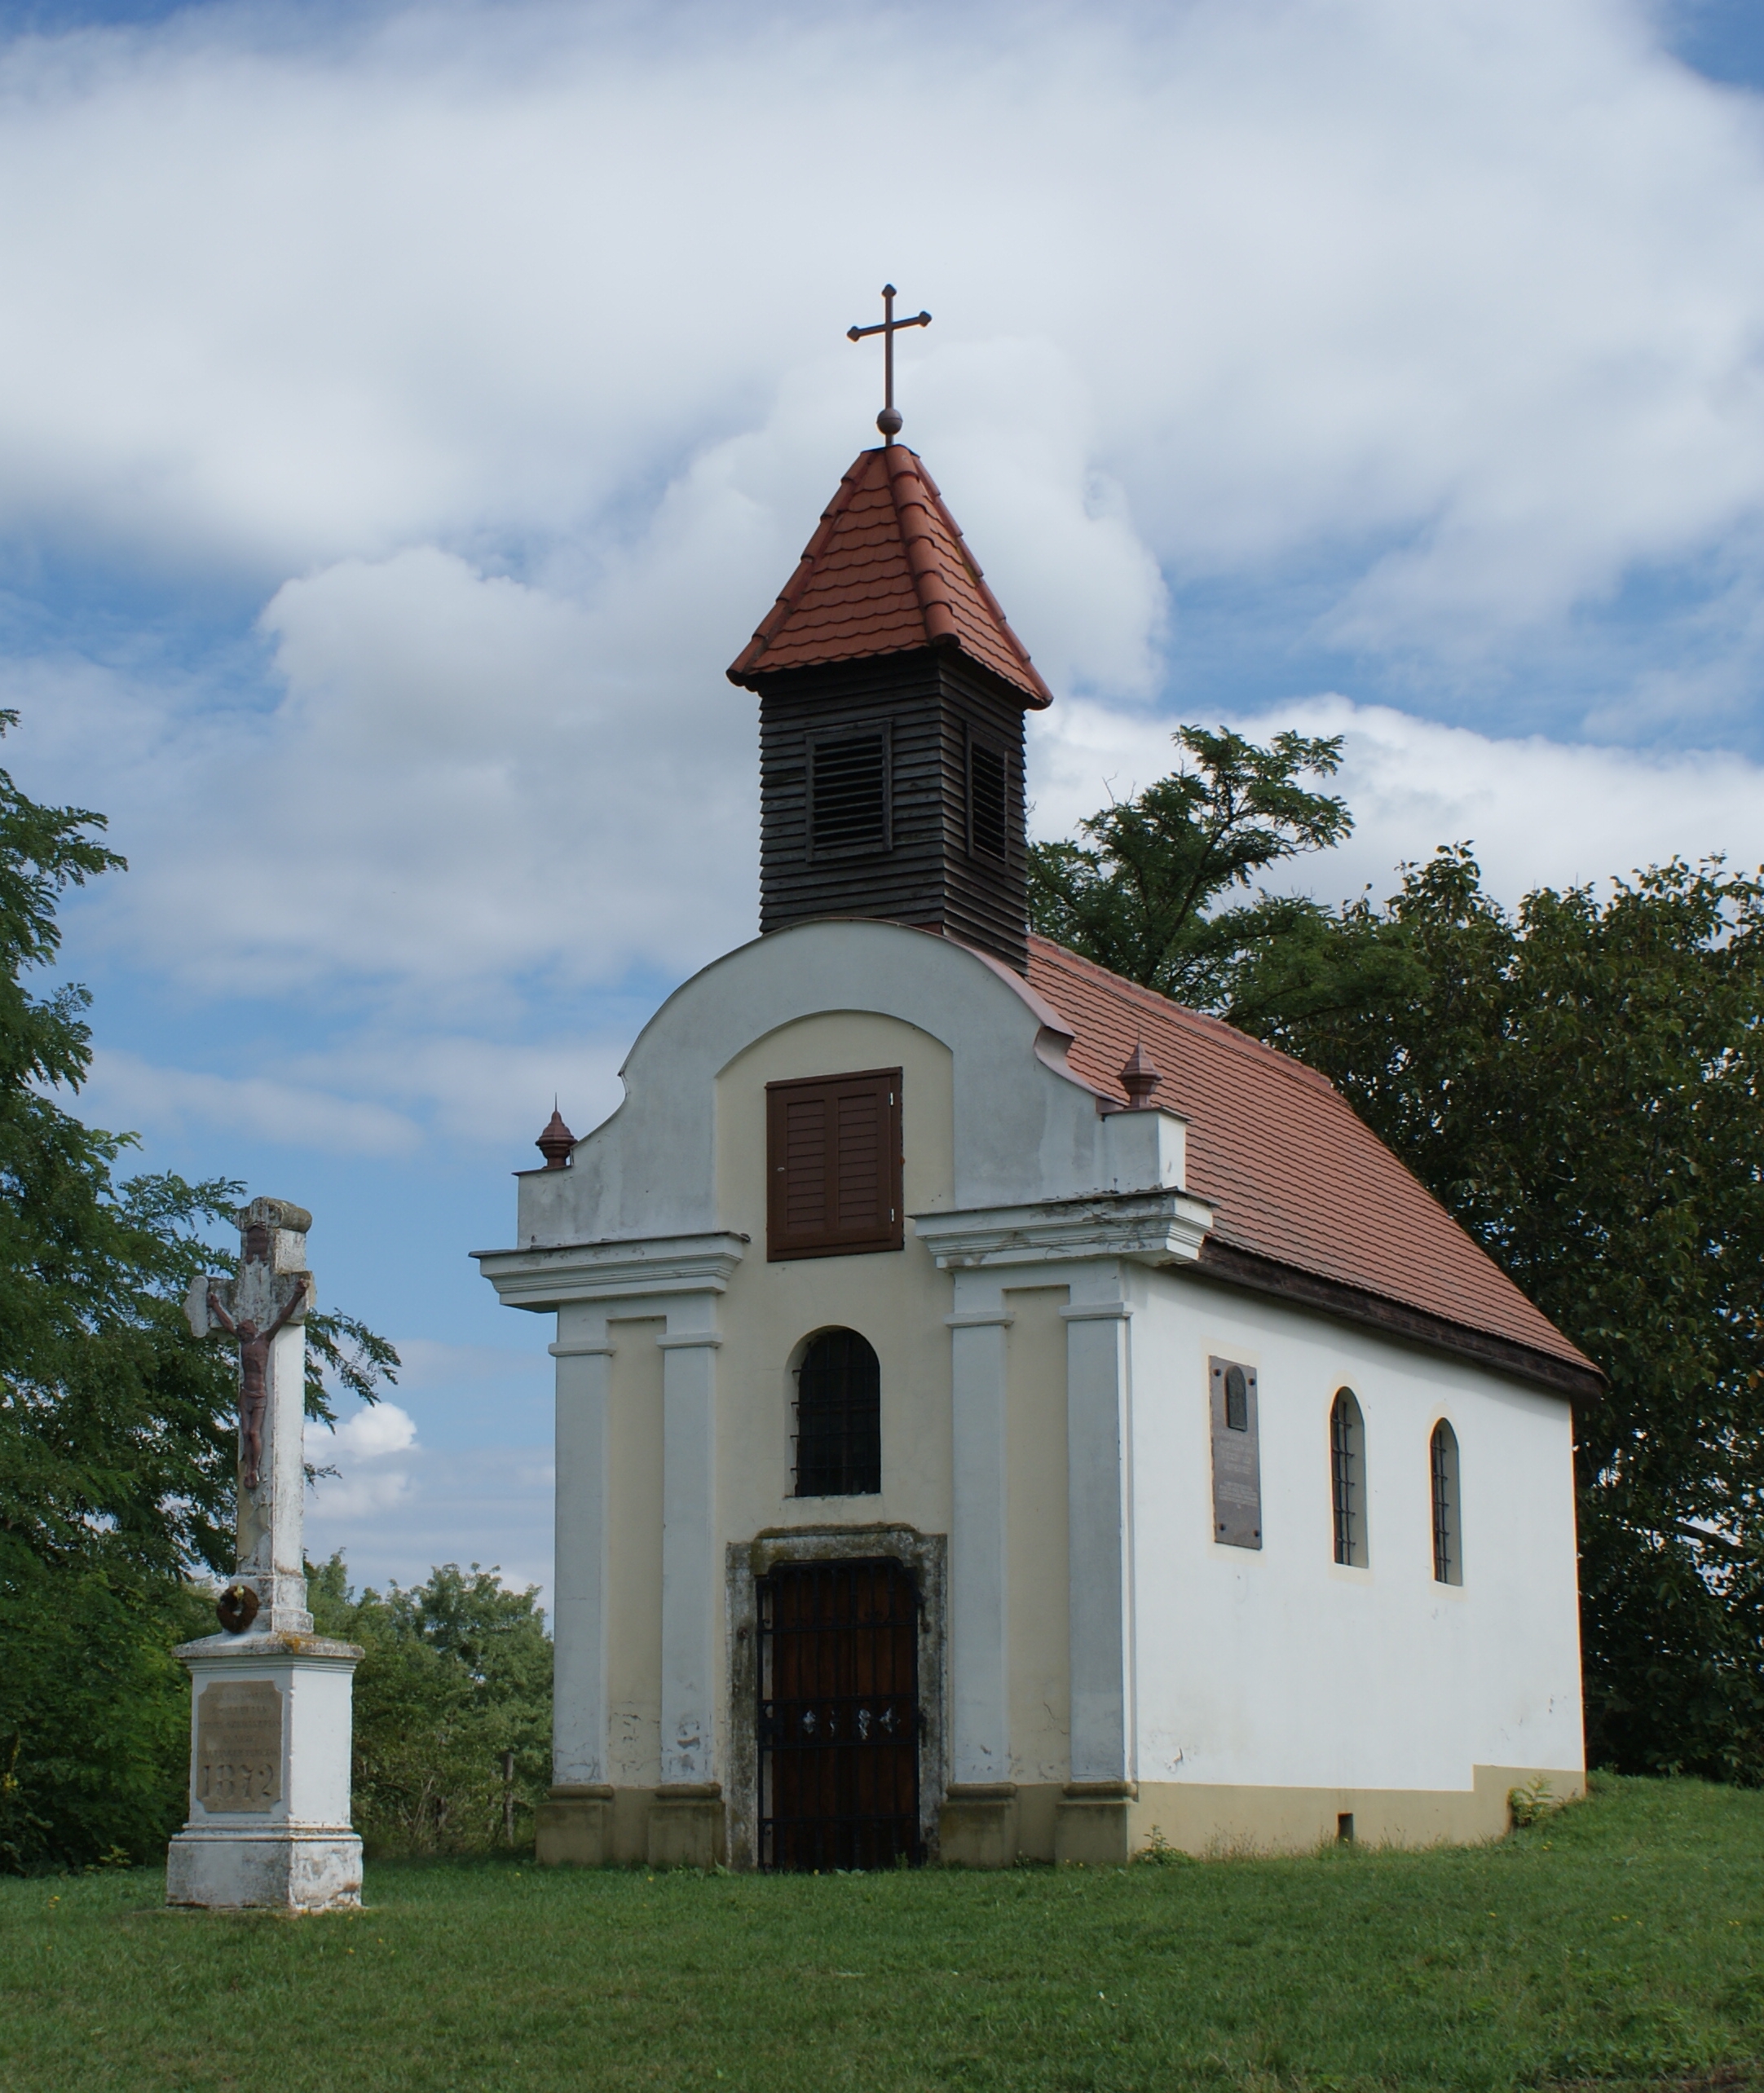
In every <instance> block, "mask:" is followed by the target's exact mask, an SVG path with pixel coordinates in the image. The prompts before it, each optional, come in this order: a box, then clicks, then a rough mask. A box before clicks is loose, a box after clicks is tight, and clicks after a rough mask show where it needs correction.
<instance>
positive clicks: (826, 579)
mask: <svg viewBox="0 0 1764 2093" xmlns="http://www.w3.org/2000/svg"><path fill="white" fill-rule="evenodd" d="M920 647H949V648H952V649H954V650H956V651H957V652H959V653H960V654H964V655H966V656H967V658H968V659H969V660H970V661H972V662H975V663H978V664H979V666H980V667H981V668H986V669H990V671H991V672H992V673H993V674H994V676H998V677H999V678H1000V679H1001V680H1002V681H1003V682H1005V683H1007V684H1008V685H1011V686H1012V690H1014V691H1015V692H1017V694H1018V695H1019V696H1020V697H1021V701H1022V703H1024V704H1025V706H1027V707H1031V708H1032V709H1034V710H1035V711H1037V712H1039V711H1040V710H1041V709H1042V708H1043V707H1044V706H1047V705H1050V704H1052V702H1053V693H1052V691H1051V690H1049V689H1048V688H1047V685H1046V684H1045V683H1043V681H1042V680H1041V677H1040V676H1039V673H1038V672H1037V671H1036V668H1035V666H1034V663H1033V662H1031V661H1030V658H1029V654H1028V653H1027V651H1026V650H1025V647H1024V646H1023V643H1022V641H1021V640H1020V639H1018V637H1017V635H1016V633H1015V632H1012V630H1011V628H1010V625H1009V623H1008V622H1007V620H1006V619H1005V615H1004V613H1003V610H1000V609H999V601H998V598H997V597H995V596H994V594H993V593H992V591H991V590H990V588H987V586H986V580H985V578H984V576H983V575H981V571H980V566H979V563H978V562H977V561H976V560H975V558H974V557H973V555H972V553H970V552H969V551H968V548H967V546H966V544H964V542H963V539H962V533H961V530H960V527H959V526H958V524H957V523H956V521H955V518H954V517H953V516H951V515H950V512H949V510H948V509H947V508H946V507H945V505H944V501H943V497H942V495H941V494H939V493H938V491H937V482H935V481H934V480H933V478H932V477H931V475H930V474H929V473H928V472H927V471H926V470H925V469H924V465H923V464H921V462H920V461H919V458H918V456H917V455H916V454H915V452H911V451H909V450H908V449H907V448H906V445H905V444H904V443H890V444H889V445H887V446H886V447H884V448H882V449H880V450H874V451H862V452H859V453H858V458H857V460H856V462H855V463H854V464H853V466H852V468H851V469H850V471H849V472H848V473H847V474H846V475H845V478H843V479H842V480H841V481H840V483H839V491H838V492H837V493H836V494H835V496H833V499H832V500H831V502H830V503H829V504H828V505H827V509H826V511H825V513H823V515H822V518H821V522H820V527H819V528H818V530H817V531H816V532H815V534H814V536H813V537H812V538H811V539H810V540H809V543H808V544H807V546H806V547H805V549H804V551H803V555H802V557H801V559H800V561H799V562H797V565H796V572H795V573H794V574H793V575H792V576H791V578H790V579H789V581H788V582H787V583H786V584H785V586H784V589H783V593H782V594H781V595H780V596H779V597H778V601H777V602H776V603H774V605H773V606H772V608H771V610H770V611H769V612H768V613H767V614H766V616H765V620H764V622H763V623H761V626H760V628H759V630H758V631H757V632H755V634H754V636H753V637H752V640H750V641H748V643H747V646H746V647H745V648H743V650H742V652H741V654H739V656H738V657H737V659H735V661H734V663H732V664H731V666H730V670H729V680H730V682H731V683H739V684H743V685H746V686H747V688H748V689H749V690H756V689H757V688H758V687H759V683H760V680H761V678H762V677H765V676H774V675H776V674H777V673H778V672H779V671H780V670H783V669H791V668H815V667H820V666H822V665H824V664H826V663H831V662H840V661H856V660H860V659H868V658H870V657H871V656H874V655H876V654H901V653H905V652H907V651H909V650H913V649H915V648H920Z"/></svg>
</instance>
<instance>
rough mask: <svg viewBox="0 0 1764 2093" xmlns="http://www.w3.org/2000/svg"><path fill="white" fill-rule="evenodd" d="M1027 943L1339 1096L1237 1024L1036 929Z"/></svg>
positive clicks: (1173, 1019) (1167, 1017) (1164, 1016)
mask: <svg viewBox="0 0 1764 2093" xmlns="http://www.w3.org/2000/svg"><path fill="white" fill-rule="evenodd" d="M1029 944H1030V951H1031V952H1034V950H1036V949H1037V948H1038V947H1039V948H1041V949H1042V950H1044V951H1045V952H1047V954H1057V955H1058V958H1059V959H1060V960H1061V961H1064V962H1069V963H1070V964H1071V965H1073V966H1074V967H1082V968H1083V971H1084V972H1086V973H1087V974H1091V975H1094V976H1096V981H1097V985H1098V986H1099V987H1106V988H1107V989H1109V992H1110V993H1111V994H1114V995H1116V996H1118V998H1121V999H1122V1001H1125V1002H1131V1003H1133V1004H1135V1005H1136V1007H1140V1008H1141V1009H1143V1010H1144V1011H1146V1012H1147V1014H1148V1015H1149V1016H1153V1017H1156V1018H1158V1020H1160V1021H1161V1022H1162V1023H1165V1024H1180V1025H1187V1026H1188V1027H1189V1028H1191V1029H1194V1030H1197V1031H1201V1032H1205V1033H1208V1034H1210V1035H1211V1037H1213V1038H1216V1039H1217V1040H1218V1042H1219V1044H1220V1045H1221V1046H1224V1047H1231V1048H1232V1049H1233V1050H1234V1051H1236V1052H1238V1053H1241V1054H1242V1055H1245V1056H1246V1057H1247V1058H1249V1059H1251V1060H1259V1061H1262V1062H1263V1063H1264V1064H1267V1065H1268V1067H1269V1068H1270V1069H1272V1070H1274V1071H1275V1072H1277V1073H1279V1074H1281V1075H1283V1076H1285V1077H1287V1078H1288V1079H1289V1080H1290V1081H1291V1082H1302V1083H1304V1084H1307V1085H1308V1086H1309V1087H1310V1088H1311V1089H1312V1090H1320V1091H1325V1092H1326V1093H1327V1095H1330V1097H1334V1098H1339V1097H1340V1095H1341V1093H1340V1091H1338V1090H1337V1089H1336V1087H1335V1086H1334V1083H1332V1082H1330V1079H1329V1077H1327V1076H1325V1074H1324V1073H1322V1071H1321V1069H1313V1068H1312V1067H1311V1066H1310V1065H1309V1064H1308V1063H1306V1062H1303V1061H1301V1060H1298V1059H1297V1058H1296V1056H1294V1055H1291V1054H1285V1053H1282V1052H1281V1050H1280V1048H1279V1047H1270V1046H1269V1045H1268V1043H1267V1042H1266V1041H1265V1040H1261V1039H1258V1038H1255V1037H1254V1036H1253V1035H1252V1034H1251V1033H1247V1032H1240V1031H1239V1030H1238V1029H1237V1026H1236V1025H1234V1024H1227V1023H1226V1022H1225V1020H1224V1018H1222V1017H1214V1016H1211V1014H1210V1013H1209V1012H1208V1011H1204V1010H1191V1009H1190V1008H1189V1007H1188V1005H1187V1004H1186V1003H1179V1002H1174V1001H1172V1000H1171V998H1170V997H1168V996H1166V995H1161V994H1159V993H1158V990H1157V989H1149V988H1147V987H1146V986H1145V985H1144V983H1143V982H1140V981H1130V980H1127V976H1125V975H1124V974H1117V973H1115V972H1113V971H1112V970H1111V969H1110V968H1109V967H1105V966H1103V965H1101V964H1100V963H1099V962H1098V961H1096V960H1095V959H1088V958H1086V957H1085V956H1084V954H1083V953H1082V952H1074V951H1073V950H1072V949H1071V947H1070V946H1069V945H1061V944H1059V943H1057V942H1056V941H1055V940H1054V939H1052V938H1051V937H1043V936H1042V935H1041V934H1040V932H1039V931H1033V930H1032V931H1031V932H1030V933H1029Z"/></svg>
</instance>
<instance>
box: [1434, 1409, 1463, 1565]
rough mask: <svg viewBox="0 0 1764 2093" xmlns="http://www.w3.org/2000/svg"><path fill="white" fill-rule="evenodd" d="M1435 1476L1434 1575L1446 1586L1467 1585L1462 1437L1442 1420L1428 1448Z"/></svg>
mask: <svg viewBox="0 0 1764 2093" xmlns="http://www.w3.org/2000/svg"><path fill="white" fill-rule="evenodd" d="M1428 1465H1429V1466H1430V1467H1431V1470H1432V1474H1433V1575H1434V1577H1435V1580H1437V1582H1439V1583H1440V1584H1462V1583H1463V1581H1464V1543H1463V1523H1462V1514H1461V1512H1460V1508H1459V1505H1458V1434H1457V1433H1456V1432H1454V1431H1453V1430H1452V1427H1451V1426H1450V1425H1449V1424H1447V1422H1446V1421H1445V1420H1444V1417H1441V1418H1440V1421H1439V1422H1438V1424H1436V1425H1435V1426H1434V1428H1433V1438H1432V1439H1431V1442H1430V1444H1429V1447H1428Z"/></svg>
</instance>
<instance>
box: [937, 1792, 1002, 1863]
mask: <svg viewBox="0 0 1764 2093" xmlns="http://www.w3.org/2000/svg"><path fill="white" fill-rule="evenodd" d="M1017 1814H1018V1813H1017V1787H1016V1784H1015V1782H1011V1781H998V1782H985V1783H981V1782H969V1783H968V1784H966V1785H964V1786H962V1787H951V1788H950V1791H949V1792H948V1793H947V1795H946V1796H945V1798H944V1800H943V1804H942V1807H941V1808H940V1809H939V1810H938V1811H937V1851H938V1854H939V1857H941V1858H942V1862H943V1865H944V1866H946V1867H954V1868H1008V1867H1014V1866H1016V1865H1017Z"/></svg>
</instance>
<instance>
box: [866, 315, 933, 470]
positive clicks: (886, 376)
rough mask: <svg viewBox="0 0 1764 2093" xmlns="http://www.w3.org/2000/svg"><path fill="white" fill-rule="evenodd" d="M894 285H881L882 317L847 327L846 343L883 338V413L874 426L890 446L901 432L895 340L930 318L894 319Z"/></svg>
mask: <svg viewBox="0 0 1764 2093" xmlns="http://www.w3.org/2000/svg"><path fill="white" fill-rule="evenodd" d="M896 295H897V294H896V292H895V289H894V286H893V284H884V285H883V286H882V318H881V319H880V321H878V323H877V324H876V325H875V326H874V327H848V328H846V330H845V338H846V340H847V341H862V339H863V338H864V337H865V335H867V334H880V336H881V337H882V412H880V414H879V415H878V416H876V418H875V425H876V427H877V428H878V429H880V430H881V431H882V441H883V442H884V443H893V441H894V438H896V437H897V436H898V435H899V434H900V433H901V417H900V410H899V409H898V408H897V407H896V406H895V404H894V337H895V336H896V334H897V333H899V331H900V329H901V328H903V327H928V326H929V325H930V324H931V315H930V314H929V313H928V312H922V313H920V314H919V315H918V316H917V317H916V318H915V319H896V318H895V317H894V300H895V297H896Z"/></svg>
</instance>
